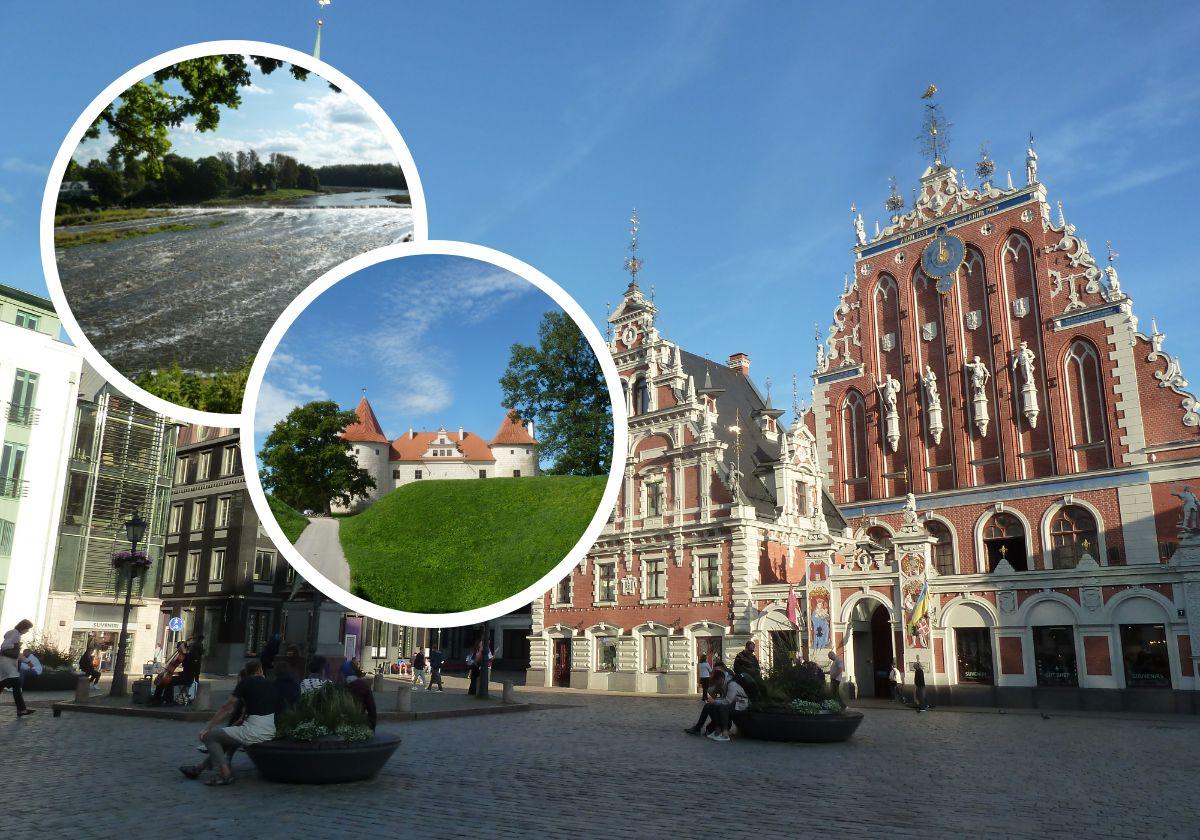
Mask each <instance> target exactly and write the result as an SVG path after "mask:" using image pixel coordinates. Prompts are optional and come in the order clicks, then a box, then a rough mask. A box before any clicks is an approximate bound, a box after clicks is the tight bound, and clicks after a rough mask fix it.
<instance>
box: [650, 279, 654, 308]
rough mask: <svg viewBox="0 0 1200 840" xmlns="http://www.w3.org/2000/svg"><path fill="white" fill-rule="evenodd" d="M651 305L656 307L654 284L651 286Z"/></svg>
mask: <svg viewBox="0 0 1200 840" xmlns="http://www.w3.org/2000/svg"><path fill="white" fill-rule="evenodd" d="M650 305H651V306H653V305H654V284H653V283H651V284H650Z"/></svg>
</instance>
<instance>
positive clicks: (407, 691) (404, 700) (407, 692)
mask: <svg viewBox="0 0 1200 840" xmlns="http://www.w3.org/2000/svg"><path fill="white" fill-rule="evenodd" d="M396 692H397V693H396V711H397V712H411V711H412V686H411V685H402V686H400V687H399V688H397V689H396Z"/></svg>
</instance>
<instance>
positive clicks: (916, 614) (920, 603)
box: [908, 580, 929, 636]
mask: <svg viewBox="0 0 1200 840" xmlns="http://www.w3.org/2000/svg"><path fill="white" fill-rule="evenodd" d="M928 612H929V581H928V580H924V581H921V591H920V592H919V593H918V594H917V600H916V601H915V602H914V603H913V608H912V614H911V615H909V617H908V632H909V634H910V635H913V636H915V635H917V624H918V622H920V620H921V619H922V618H923V617H924V616H925V615H926V614H927V613H928Z"/></svg>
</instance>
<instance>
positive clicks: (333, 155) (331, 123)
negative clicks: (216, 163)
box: [74, 56, 396, 166]
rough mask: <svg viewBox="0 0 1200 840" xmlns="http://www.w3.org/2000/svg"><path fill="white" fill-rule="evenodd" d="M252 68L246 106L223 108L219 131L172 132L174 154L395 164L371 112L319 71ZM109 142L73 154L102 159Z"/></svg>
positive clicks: (184, 128)
mask: <svg viewBox="0 0 1200 840" xmlns="http://www.w3.org/2000/svg"><path fill="white" fill-rule="evenodd" d="M147 57H149V56H147ZM248 69H249V71H250V76H251V80H252V81H251V84H250V86H249V87H244V88H242V89H241V91H240V93H241V98H242V103H241V105H240V106H239V107H238V108H236V109H222V111H221V121H220V124H219V125H218V126H217V128H216V130H214V131H196V122H195V120H186V121H184V122H183V124H182V125H180V126H178V127H175V128H172V129H170V130H169V132H168V133H169V136H170V139H171V151H173V152H174V153H175V154H179V155H183V156H185V157H190V158H201V157H206V156H208V155H214V154H217V153H218V152H234V153H236V152H239V151H248V150H250V149H253V150H254V151H256V152H258V154H259V156H260V157H262V158H266V157H267V156H268V155H270V154H271V153H273V152H279V153H281V154H287V155H291V156H292V157H294V158H296V159H297V160H298V161H300V162H301V163H305V164H308V165H309V166H324V165H327V164H336V163H395V162H396V155H395V153H393V152H392V150H391V147H390V146H389V145H388V143H387V140H386V139H385V136H384V134H383V132H381V131H380V130H379V127H378V126H377V125H375V122H374V121H373V120H372V119H371V118H370V116H369V115H368V114H367V112H366V111H364V110H363V109H362V108H360V107H359V106H358V105H356V104H355V103H354V102H353V101H352V100H351V99H350V97H348V96H345V95H343V94H340V93H337V92H335V91H333V90H331V89H330V87H329V85H328V84H327V83H326V82H325V80H323V79H322V78H321V77H320V76H318V75H316V74H309V76H308V78H307V79H305V80H303V81H302V80H299V79H296V78H294V77H293V76H292V75H291V73H289V72H288V70H287V68H286V67H281V68H279V69H278V70H276V71H275V72H273V73H263V72H262V71H261V70H259V69H258V67H256V66H255V65H254V64H252V63H251V64H248ZM166 88H167V90H168V91H169V92H171V93H181V92H182V87H181V86H180V85H179V83H178V82H174V81H172V82H168V83H167V85H166ZM111 145H112V135H111V134H109V132H108V129H107V128H105V129H103V130H102V132H101V136H100V137H98V138H96V139H95V140H85V141H84V142H83V143H80V144H79V147H78V149H77V150H76V152H75V154H74V157H75V159H76V160H78V161H80V162H81V163H83V162H86V161H89V160H91V159H92V158H104V156H105V155H106V154H107V153H108V149H109V147H110V146H111Z"/></svg>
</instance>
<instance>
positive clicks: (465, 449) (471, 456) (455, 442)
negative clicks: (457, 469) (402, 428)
mask: <svg viewBox="0 0 1200 840" xmlns="http://www.w3.org/2000/svg"><path fill="white" fill-rule="evenodd" d="M437 436H438V432H415V433H413V435H412V436H409V435H408V434H403V435H401V436H400V437H398V438H396V439H395V440H394V441H392V454H391V458H390V460H392V461H417V462H420V461H423V460H425V457H424V456H425V452H426V450H428V449H429V444H430V443H431V442H432V441H434V440H436V439H437ZM446 439H447V440H448V441H449V442H450V443H449V445H450V446H453V447H454V448H455V449H457V450H458V453H459V455H458V456H457V457H462V458H465V459H467V460H468V461H495V460H496V459H495V458H493V457H492V450H490V449H488V445H487V442H486V441H485V440H484V439H483V438H481V437H480V436H479V435H477V434H475V433H474V432H465V433H464V435H463V439H462V440H459V439H458V432H446ZM430 460H441V459H437V458H431V459H430Z"/></svg>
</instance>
